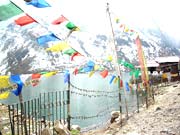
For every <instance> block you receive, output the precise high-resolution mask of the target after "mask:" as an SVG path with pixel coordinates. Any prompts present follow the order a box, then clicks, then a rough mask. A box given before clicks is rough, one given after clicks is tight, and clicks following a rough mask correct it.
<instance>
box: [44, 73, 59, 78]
mask: <svg viewBox="0 0 180 135" xmlns="http://www.w3.org/2000/svg"><path fill="white" fill-rule="evenodd" d="M56 73H57V72H49V73H46V74H43V76H45V77H51V76H53V75H55V74H56Z"/></svg>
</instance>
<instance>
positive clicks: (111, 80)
mask: <svg viewBox="0 0 180 135" xmlns="http://www.w3.org/2000/svg"><path fill="white" fill-rule="evenodd" d="M115 77H116V76H115V75H113V76H112V78H111V80H110V81H109V84H111V83H112V82H113V80H114V78H115Z"/></svg>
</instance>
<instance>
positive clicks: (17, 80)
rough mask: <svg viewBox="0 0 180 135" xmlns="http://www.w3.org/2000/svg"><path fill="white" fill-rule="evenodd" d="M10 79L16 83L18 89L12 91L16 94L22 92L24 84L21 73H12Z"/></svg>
mask: <svg viewBox="0 0 180 135" xmlns="http://www.w3.org/2000/svg"><path fill="white" fill-rule="evenodd" d="M10 80H11V81H12V82H13V83H16V85H17V89H15V90H13V91H12V93H14V94H15V95H16V96H18V95H19V94H20V93H21V91H22V88H23V85H24V84H23V82H22V81H21V78H20V76H19V75H11V76H10Z"/></svg>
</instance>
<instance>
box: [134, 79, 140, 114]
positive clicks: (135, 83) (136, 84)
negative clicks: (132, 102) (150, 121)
mask: <svg viewBox="0 0 180 135" xmlns="http://www.w3.org/2000/svg"><path fill="white" fill-rule="evenodd" d="M133 80H134V85H135V86H136V99H137V112H138V113H139V93H138V83H137V81H136V77H134V76H133Z"/></svg>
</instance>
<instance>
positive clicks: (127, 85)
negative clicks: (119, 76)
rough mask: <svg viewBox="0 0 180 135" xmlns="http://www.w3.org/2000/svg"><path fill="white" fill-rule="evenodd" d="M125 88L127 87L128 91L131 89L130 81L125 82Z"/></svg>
mask: <svg viewBox="0 0 180 135" xmlns="http://www.w3.org/2000/svg"><path fill="white" fill-rule="evenodd" d="M125 88H126V91H130V88H129V84H128V82H126V83H125Z"/></svg>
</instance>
